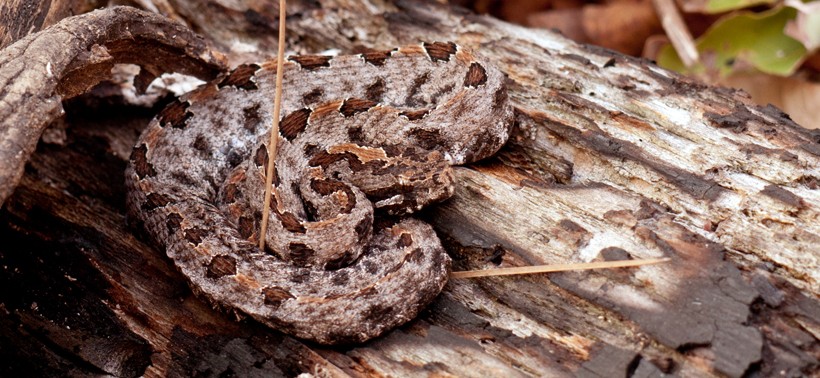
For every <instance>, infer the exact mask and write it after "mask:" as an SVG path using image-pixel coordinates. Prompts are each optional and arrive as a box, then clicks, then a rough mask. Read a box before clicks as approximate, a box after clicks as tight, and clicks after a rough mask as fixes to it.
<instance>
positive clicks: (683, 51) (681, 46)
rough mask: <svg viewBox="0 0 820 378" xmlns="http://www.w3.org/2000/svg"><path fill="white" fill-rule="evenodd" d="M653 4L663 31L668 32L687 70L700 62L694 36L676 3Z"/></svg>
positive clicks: (661, 1) (662, 0) (666, 0)
mask: <svg viewBox="0 0 820 378" xmlns="http://www.w3.org/2000/svg"><path fill="white" fill-rule="evenodd" d="M652 4H654V5H655V11H657V12H658V18H660V19H661V25H663V30H664V31H666V35H667V36H668V37H669V41H670V42H672V46H673V47H674V48H675V51H676V52H677V53H678V56H680V59H681V61H682V62H683V64H684V65H686V67H687V68H690V67H692V66H693V65H695V63H697V62H698V60H700V57H699V56H698V50H697V49H696V48H695V41H694V40H693V39H692V34H691V33H689V29H687V28H686V24H685V23H684V22H683V18H682V17H681V15H680V12H678V8H677V7H675V2H674V1H673V0H652Z"/></svg>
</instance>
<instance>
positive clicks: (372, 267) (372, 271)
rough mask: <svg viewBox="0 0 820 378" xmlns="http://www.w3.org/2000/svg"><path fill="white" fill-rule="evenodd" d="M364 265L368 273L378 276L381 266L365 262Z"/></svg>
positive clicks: (368, 261)
mask: <svg viewBox="0 0 820 378" xmlns="http://www.w3.org/2000/svg"><path fill="white" fill-rule="evenodd" d="M362 265H363V266H364V270H365V271H366V272H367V273H370V274H376V272H378V271H379V265H378V264H376V263H374V262H373V261H370V260H365V261H364V262H362Z"/></svg>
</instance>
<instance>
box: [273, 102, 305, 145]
mask: <svg viewBox="0 0 820 378" xmlns="http://www.w3.org/2000/svg"><path fill="white" fill-rule="evenodd" d="M312 112H313V111H312V110H310V109H308V108H303V109H299V110H297V111H295V112H293V113H290V114H288V115H286V116H284V117H282V121H281V122H279V133H280V134H282V136H283V137H285V139H287V140H293V139H294V138H296V137H297V136H299V134H301V133H302V132H303V131H305V128H307V125H308V118H310V113H312Z"/></svg>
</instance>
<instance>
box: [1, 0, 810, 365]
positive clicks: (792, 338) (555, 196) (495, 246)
mask: <svg viewBox="0 0 820 378" xmlns="http://www.w3.org/2000/svg"><path fill="white" fill-rule="evenodd" d="M155 3H156V4H165V6H159V5H158V6H157V8H159V9H165V10H168V9H172V10H173V14H171V15H172V16H174V17H178V18H179V19H182V20H185V21H186V22H187V23H188V24H189V25H190V26H191V27H192V28H193V29H194V30H197V31H200V32H202V33H203V34H205V35H207V36H208V38H210V39H211V40H212V41H213V43H214V44H215V45H216V46H220V48H222V49H224V50H226V51H230V50H232V49H233V50H234V53H232V54H231V55H230V57H229V58H230V59H231V61H235V60H237V59H239V58H237V57H238V56H242V57H246V58H247V57H264V56H269V55H270V54H272V53H273V51H274V50H275V42H273V38H275V34H274V31H275V29H274V25H275V24H276V23H275V22H274V21H273V20H274V19H275V18H274V15H275V14H276V9H274V6H272V5H269V4H268V3H264V5H262V4H263V3H258V2H247V3H232V4H233V5H231V6H232V7H236V8H230V7H229V6H228V5H225V3H224V2H210V1H205V0H203V1H191V2H176V1H173V0H170V1H169V2H164V1H163V2H159V1H157V2H155ZM288 5H289V18H288V33H289V38H288V40H289V45H288V49H289V50H290V51H291V52H293V53H315V52H321V51H324V50H327V49H332V48H335V49H339V50H341V51H343V52H360V51H363V50H365V49H368V48H374V49H383V48H389V47H392V46H396V45H401V44H406V43H414V42H417V41H418V40H426V41H433V40H450V41H455V42H457V43H459V44H461V45H465V46H468V47H471V48H473V49H475V50H476V51H478V52H479V53H480V54H481V55H483V56H484V57H486V58H487V59H488V60H489V61H491V62H493V63H494V64H495V65H496V66H498V67H499V68H500V69H502V70H503V71H504V72H506V73H507V75H508V76H509V78H510V86H511V93H510V95H511V97H512V99H513V100H514V102H515V105H516V108H517V123H518V131H517V132H516V135H515V136H514V138H513V139H512V141H511V142H510V143H509V145H508V146H507V147H505V149H504V150H503V151H502V152H501V153H500V154H499V156H497V157H496V158H493V159H491V160H489V161H485V162H482V163H479V164H476V165H473V166H470V167H465V168H459V169H458V170H457V177H458V179H459V182H460V185H459V187H458V189H457V193H456V196H455V197H454V198H453V199H451V200H449V201H447V202H445V203H444V204H442V205H441V206H438V207H436V208H434V209H431V210H430V211H428V212H427V213H426V214H425V217H426V218H428V219H429V220H430V221H431V222H432V223H433V224H435V225H436V228H437V230H438V231H439V234H440V235H441V236H442V238H443V239H444V241H445V245H446V247H447V248H448V250H449V251H450V252H451V254H452V255H453V257H454V261H455V264H456V267H455V269H480V268H489V267H496V266H517V265H527V264H543V263H567V262H578V261H593V260H615V259H625V258H646V257H660V256H665V257H670V258H671V259H672V262H670V263H668V264H664V265H657V266H649V267H642V268H638V269H629V270H611V271H595V272H573V273H562V274H552V275H549V276H544V275H538V276H527V277H502V278H483V279H473V280H454V281H452V282H451V283H449V284H448V286H447V287H446V289H445V291H444V292H443V293H442V294H441V296H440V297H439V298H438V299H437V300H436V302H434V304H433V305H432V306H430V308H429V309H428V310H426V311H425V312H424V313H423V314H422V315H421V316H419V318H418V319H416V320H415V321H413V322H411V323H409V324H408V325H406V326H404V327H402V328H400V329H398V330H395V331H393V332H391V333H389V334H388V335H386V336H385V337H382V338H379V339H377V340H374V341H372V342H370V343H367V344H364V345H356V346H348V347H342V348H333V349H328V348H323V347H317V346H315V345H310V344H306V343H303V342H301V341H298V340H294V339H291V338H289V337H286V336H282V335H280V334H278V333H276V332H274V331H271V330H268V329H266V328H264V327H262V326H260V325H258V324H256V323H253V322H250V321H240V322H237V321H236V320H235V319H232V318H231V317H229V316H226V315H224V314H222V313H220V312H218V311H214V310H212V309H210V308H209V307H208V305H207V304H205V303H204V302H202V301H200V300H199V299H197V298H196V297H194V296H193V295H192V294H191V293H190V291H189V290H188V289H187V287H186V286H185V284H184V280H183V279H182V278H181V277H179V275H178V273H176V272H175V271H174V270H173V268H172V266H171V263H170V262H169V261H167V259H166V258H165V257H164V256H163V255H162V253H161V252H160V251H157V250H155V249H154V248H152V247H151V246H149V245H146V244H144V243H143V242H142V241H141V240H143V238H141V237H140V234H139V231H134V230H131V229H128V228H126V226H125V220H124V215H123V214H124V205H123V198H124V194H123V185H122V171H123V169H124V166H125V161H126V158H127V154H128V146H129V145H131V144H133V141H134V140H135V139H136V135H137V133H138V131H139V130H140V129H141V127H142V126H143V125H144V124H145V123H147V120H148V118H150V117H151V113H150V112H146V111H145V110H144V109H135V108H132V107H107V108H103V109H98V110H97V111H95V112H88V111H84V109H85V107H84V106H83V105H82V103H72V104H70V105H67V106H68V107H69V109H68V118H67V120H66V123H67V124H68V125H70V127H69V128H68V129H67V130H66V133H67V138H66V143H65V145H64V146H60V145H55V144H50V143H45V144H41V145H40V146H39V147H38V152H37V153H35V154H34V155H33V156H32V160H31V161H30V163H29V165H28V166H27V169H26V174H25V175H24V176H23V178H22V181H21V184H20V186H19V187H18V188H17V190H16V191H15V192H14V195H13V196H11V197H10V198H9V199H8V201H7V202H6V205H5V208H4V210H3V211H2V212H0V240H3V241H4V243H2V244H3V245H0V266H1V267H3V270H0V280H2V286H3V287H14V288H20V290H12V291H9V292H6V293H4V294H2V298H0V303H2V304H0V310H2V314H3V316H0V329H2V331H0V335H2V336H0V354H2V355H3V357H4V359H5V360H9V361H17V362H16V363H14V364H11V365H9V367H6V368H5V369H7V370H0V373H7V375H14V373H16V374H18V375H19V374H21V373H28V374H30V373H32V372H34V373H42V374H41V375H53V374H55V373H57V372H59V373H69V374H72V375H81V374H102V373H107V374H113V375H125V376H134V375H145V376H168V375H185V376H187V375H195V374H198V375H208V376H216V375H224V374H235V375H241V376H252V375H265V376H277V375H286V376H293V375H298V374H300V373H311V374H315V375H328V376H345V375H352V376H367V375H385V376H387V375H392V376H408V375H429V374H440V375H443V374H452V375H456V376H570V375H580V376H589V377H595V376H609V375H629V376H658V375H659V374H661V373H667V374H670V373H671V374H675V375H679V376H685V377H686V376H689V377H702V376H733V377H739V376H742V375H744V374H759V375H761V376H771V375H781V374H782V375H786V376H800V375H808V374H809V373H810V372H811V371H814V370H816V369H817V366H818V357H820V344H818V339H817V338H818V335H820V302H819V301H818V299H817V298H818V294H819V292H820V269H818V268H819V265H818V260H820V252H818V246H819V245H820V221H819V220H820V219H818V218H820V217H818V209H819V208H820V190H818V181H820V134H817V132H816V131H810V130H806V129H803V128H801V127H800V126H798V125H796V124H794V123H793V122H792V121H791V120H789V118H788V116H787V115H785V114H783V113H782V112H780V111H779V110H778V109H776V108H773V107H761V106H757V105H754V104H752V103H751V101H750V100H749V98H748V97H747V96H746V95H745V94H744V93H742V92H739V91H734V90H731V89H726V88H714V87H709V86H705V85H703V84H700V83H698V82H694V81H692V80H689V79H685V78H682V77H680V76H677V75H675V74H672V73H669V72H667V71H664V70H662V69H660V68H658V67H656V66H654V65H652V64H650V63H649V62H646V61H643V60H640V59H635V58H629V57H625V56H622V55H619V54H617V53H614V52H611V51H607V50H604V49H601V48H596V47H591V46H581V45H577V44H574V43H572V42H570V41H568V40H566V39H564V38H562V37H560V36H557V35H555V34H553V33H548V32H542V31H534V30H529V29H524V28H520V27H516V26H511V25H508V24H505V23H503V22H500V21H497V20H494V19H491V18H487V17H483V16H476V15H473V14H470V13H466V12H463V11H460V10H458V9H452V8H449V7H447V6H444V5H440V4H437V3H432V2H406V1H396V2H392V3H386V4H383V3H381V2H373V3H370V2H365V1H361V2H360V1H350V0H348V1H343V0H338V1H305V2H298V1H297V2H293V5H292V6H293V8H290V7H291V2H289V4H288ZM201 9H208V11H206V12H203V11H201ZM215 20H219V22H216V21H215ZM238 41H241V43H242V44H241V45H240V46H239V47H241V50H242V52H241V53H238V52H237V51H238V50H240V49H239V48H238V47H237V46H238V45H237V42H238ZM194 55H196V54H194ZM2 56H5V55H2V54H0V57H2ZM4 69H5V65H0V72H2V70H4ZM0 77H3V76H2V75H0ZM27 109H41V108H27ZM42 109H45V108H42ZM27 113H31V114H25V113H20V114H19V115H18V116H19V117H23V118H25V117H32V114H35V113H33V112H31V111H27ZM0 114H3V113H2V112H1V111H0ZM15 114H17V113H15ZM53 114H54V113H53ZM24 116H25V117H24ZM23 118H21V119H23ZM0 130H3V129H0ZM38 135H39V134H38ZM34 138H35V141H36V137H34ZM0 153H6V147H5V146H3V147H2V149H0ZM22 159H25V158H22ZM111 340H114V341H111ZM92 346H94V347H93V348H92ZM22 356H27V357H28V359H24V358H21V357H22ZM26 361H31V362H30V363H27V362H26ZM0 375H6V374H0Z"/></svg>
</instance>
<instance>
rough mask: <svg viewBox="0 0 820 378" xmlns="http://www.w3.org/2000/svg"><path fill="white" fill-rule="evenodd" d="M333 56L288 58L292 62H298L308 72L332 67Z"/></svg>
mask: <svg viewBox="0 0 820 378" xmlns="http://www.w3.org/2000/svg"><path fill="white" fill-rule="evenodd" d="M331 59H333V57H332V56H326V55H298V56H291V57H288V60H289V61H291V62H296V63H297V64H299V66H300V67H302V68H303V69H306V70H308V71H313V70H317V69H319V68H322V67H330V60H331Z"/></svg>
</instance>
